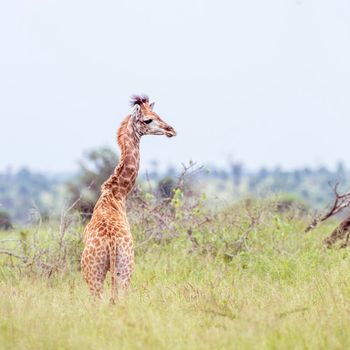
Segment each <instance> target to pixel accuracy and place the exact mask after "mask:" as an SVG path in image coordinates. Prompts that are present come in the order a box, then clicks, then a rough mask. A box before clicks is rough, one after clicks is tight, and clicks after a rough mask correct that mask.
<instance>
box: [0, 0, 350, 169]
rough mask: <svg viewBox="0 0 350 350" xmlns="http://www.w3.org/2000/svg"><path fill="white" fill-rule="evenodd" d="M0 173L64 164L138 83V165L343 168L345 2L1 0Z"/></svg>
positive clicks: (348, 108) (108, 124) (349, 73)
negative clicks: (147, 111)
mask: <svg viewBox="0 0 350 350" xmlns="http://www.w3.org/2000/svg"><path fill="white" fill-rule="evenodd" d="M0 44H1V46H0V47H1V52H0V96H1V97H0V128H1V129H0V131H1V136H0V171H1V170H4V169H6V167H7V166H13V167H14V168H18V167H20V166H29V167H30V168H31V169H33V170H44V171H45V170H47V171H60V172H61V171H71V170H74V169H75V166H76V161H77V159H79V157H80V156H81V153H82V152H83V151H84V150H87V149H91V148H95V147H98V146H103V145H108V146H113V147H115V149H116V151H117V147H116V145H115V132H116V129H117V127H118V125H119V123H120V121H121V120H122V118H123V117H124V116H125V115H126V114H127V113H128V112H129V103H128V100H129V96H130V95H131V94H133V93H147V94H148V95H149V96H150V97H151V99H152V100H154V101H155V102H156V105H155V111H156V112H157V113H158V114H159V115H161V116H162V117H163V118H164V120H166V121H167V122H169V123H170V124H172V125H173V126H174V127H175V128H176V129H177V131H178V137H177V138H174V139H167V138H165V137H160V136H158V137H156V136H152V137H151V136H148V137H145V138H144V139H143V141H142V154H141V158H142V167H143V168H144V169H145V168H147V167H148V166H149V163H150V160H152V159H156V160H158V161H159V163H160V164H161V165H164V166H166V165H167V164H169V163H171V162H173V163H180V162H185V161H187V160H189V159H193V160H195V161H197V162H199V163H208V162H209V163H215V164H218V165H225V164H226V163H227V161H228V159H230V157H231V158H232V159H235V160H239V161H242V162H244V163H245V164H246V166H247V167H248V168H250V169H256V168H258V167H260V166H263V165H264V166H268V167H272V166H276V165H280V166H282V167H283V168H292V167H302V166H305V165H309V166H318V165H320V164H325V165H329V166H334V165H335V164H336V163H337V162H338V161H341V160H342V161H344V162H345V163H346V164H347V165H348V166H349V167H350V156H349V149H350V147H349V146H350V137H349V134H350V1H348V0H266V1H265V0H244V1H242V0H240V1H236V0H226V1H223V0H216V1H205V0H196V1H194V0H192V1H191V0H177V1H165V0H147V1H144V0H138V1H131V0H113V1H88V0H74V1H72V0H57V1H50V0H11V1H6V0H1V1H0Z"/></svg>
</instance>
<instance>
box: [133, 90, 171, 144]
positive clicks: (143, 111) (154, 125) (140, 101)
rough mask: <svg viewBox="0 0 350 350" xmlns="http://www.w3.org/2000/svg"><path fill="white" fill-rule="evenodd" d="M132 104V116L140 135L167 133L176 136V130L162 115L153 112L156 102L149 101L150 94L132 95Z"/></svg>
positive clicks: (168, 135) (166, 134)
mask: <svg viewBox="0 0 350 350" xmlns="http://www.w3.org/2000/svg"><path fill="white" fill-rule="evenodd" d="M130 103H131V106H132V107H133V109H132V113H131V118H132V120H133V124H134V126H135V128H136V130H137V132H138V133H139V135H140V136H143V135H165V136H167V137H173V136H176V131H175V130H174V128H173V127H172V126H170V125H169V124H167V123H166V122H165V121H164V120H163V119H162V118H160V116H159V115H158V114H157V113H155V112H153V107H154V102H152V103H149V99H148V96H146V95H142V96H136V95H134V96H132V98H131V101H130Z"/></svg>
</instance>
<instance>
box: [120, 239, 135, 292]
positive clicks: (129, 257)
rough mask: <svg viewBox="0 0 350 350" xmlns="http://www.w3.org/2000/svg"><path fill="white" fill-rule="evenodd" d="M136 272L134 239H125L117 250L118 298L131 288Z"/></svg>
mask: <svg viewBox="0 0 350 350" xmlns="http://www.w3.org/2000/svg"><path fill="white" fill-rule="evenodd" d="M133 270H134V247H133V243H132V239H131V238H129V237H124V238H123V239H122V241H121V242H120V244H119V245H118V248H117V261H116V275H117V276H116V279H117V286H118V288H117V292H118V296H122V295H123V294H124V293H125V291H126V290H127V289H128V288H129V286H130V282H131V276H132V273H133Z"/></svg>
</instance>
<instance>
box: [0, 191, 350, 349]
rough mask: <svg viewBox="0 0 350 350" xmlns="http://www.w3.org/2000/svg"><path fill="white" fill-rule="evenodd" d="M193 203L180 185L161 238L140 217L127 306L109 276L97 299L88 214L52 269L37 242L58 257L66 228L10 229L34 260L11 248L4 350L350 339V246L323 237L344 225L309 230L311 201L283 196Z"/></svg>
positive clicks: (0, 292) (288, 345)
mask: <svg viewBox="0 0 350 350" xmlns="http://www.w3.org/2000/svg"><path fill="white" fill-rule="evenodd" d="M146 200H148V201H150V202H149V204H152V203H151V202H152V201H153V200H154V199H152V198H151V197H150V196H148V198H146ZM191 203H192V204H191V205H189V204H188V203H187V202H186V198H184V197H183V195H182V194H181V193H180V191H179V190H177V193H175V196H174V197H173V199H172V201H171V203H170V204H169V208H170V209H169V211H168V212H163V216H164V217H166V215H168V216H169V220H168V221H167V227H168V228H167V229H165V230H164V232H158V233H159V234H158V235H155V234H154V233H153V231H152V230H151V229H152V227H154V226H153V225H154V223H153V222H152V221H147V220H144V221H143V222H144V225H141V224H140V221H139V220H140V216H141V214H140V213H138V214H139V215H140V216H139V215H137V216H135V215H131V220H132V227H133V233H134V236H135V241H136V242H135V245H136V269H135V274H134V278H133V284H132V288H131V290H130V291H129V293H128V294H127V295H126V296H125V297H124V298H122V299H121V300H120V301H119V302H118V303H117V304H116V305H109V304H108V298H109V292H110V289H109V278H107V281H106V290H105V293H106V298H105V300H103V301H102V302H101V303H99V304H93V303H92V302H91V300H90V298H89V295H88V290H87V287H86V285H85V283H84V281H83V279H82V277H81V275H80V272H79V263H78V260H77V258H76V257H79V254H80V249H81V245H80V244H79V242H80V237H81V231H82V227H81V226H80V225H79V224H78V223H76V222H75V223H74V224H73V225H72V226H71V227H70V228H69V229H68V230H67V233H66V235H65V238H64V242H65V249H64V252H65V254H64V255H63V256H64V257H61V259H62V260H61V263H60V264H59V266H58V268H57V269H56V270H55V271H54V272H53V273H50V274H48V273H47V270H45V269H43V268H42V266H40V264H39V262H42V261H43V258H40V259H34V254H32V253H31V252H30V251H29V252H28V249H33V246H32V245H31V244H32V242H34V241H37V244H38V245H39V247H40V249H36V251H41V252H42V253H43V254H48V255H50V254H51V255H50V256H48V257H46V260H45V261H46V263H47V264H48V265H50V266H52V265H54V264H55V262H56V261H57V254H56V253H57V251H60V249H56V248H55V247H57V246H59V245H58V242H59V241H60V239H59V233H58V232H59V230H58V229H56V228H55V227H56V226H55V225H49V226H42V227H40V228H39V230H37V228H36V227H34V228H31V229H28V230H27V231H25V232H23V231H22V232H12V233H11V234H10V233H3V234H2V236H1V237H2V238H1V239H3V240H4V239H6V238H9V237H11V238H12V239H13V238H18V239H19V240H20V241H22V244H20V245H18V246H17V243H16V242H12V241H10V242H6V244H5V243H4V244H2V247H1V249H5V248H4V247H3V246H4V245H6V246H7V249H9V250H10V251H12V252H17V253H18V254H19V255H21V256H24V255H26V256H28V257H29V259H28V260H27V261H24V262H22V261H19V260H18V259H16V258H14V257H10V256H3V255H1V256H0V257H1V259H2V260H1V261H2V265H1V266H2V267H1V270H0V272H1V273H0V315H1V317H0V348H2V349H36V350H37V349H345V348H349V347H350V333H349V331H348V329H347V324H348V319H349V310H350V282H349V275H350V254H349V251H348V250H346V249H342V250H338V249H334V250H327V249H325V248H324V247H323V244H322V240H323V238H324V237H325V236H326V235H327V234H328V233H329V232H330V231H331V228H333V226H334V224H335V223H328V224H327V223H326V224H324V225H321V226H320V227H319V228H318V229H316V230H315V232H312V233H310V234H308V235H305V234H304V233H303V229H304V228H305V226H306V224H307V223H308V222H309V218H307V217H306V216H305V215H306V214H305V210H304V208H301V209H302V210H300V207H299V206H293V205H291V206H288V208H287V209H286V208H284V207H283V210H282V211H281V210H280V208H281V207H280V206H279V202H278V201H277V200H275V199H271V200H264V201H262V200H259V201H256V200H246V201H243V202H240V203H237V204H235V205H233V206H230V207H227V208H225V209H223V210H221V211H220V212H218V213H211V212H209V211H208V209H206V206H205V197H201V198H200V199H199V200H198V201H197V202H196V205H193V199H192V200H191ZM133 213H134V211H133ZM175 218H176V220H175ZM203 218H205V219H206V220H203ZM171 222H173V224H174V225H173V226H172V225H171ZM167 230H168V231H167ZM150 231H151V232H152V233H151V236H150V233H149V232H150ZM23 241H25V242H26V243H24V242H23ZM24 247H27V248H24ZM47 247H51V249H49V250H48V251H45V248H47ZM25 249H27V252H25V251H24V250H25ZM55 252H56V253H55ZM62 262H65V263H62ZM31 264H32V265H31ZM33 264H34V265H35V264H38V266H33ZM13 265H16V266H17V267H13ZM30 265H31V266H30Z"/></svg>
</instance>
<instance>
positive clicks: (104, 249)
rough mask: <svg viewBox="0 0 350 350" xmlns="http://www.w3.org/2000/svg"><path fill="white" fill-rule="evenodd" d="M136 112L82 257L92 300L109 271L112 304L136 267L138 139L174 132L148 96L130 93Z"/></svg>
mask: <svg viewBox="0 0 350 350" xmlns="http://www.w3.org/2000/svg"><path fill="white" fill-rule="evenodd" d="M130 103H131V106H132V111H131V114H129V115H128V116H127V117H126V118H125V119H124V120H123V121H122V123H121V125H120V127H119V129H118V132H117V142H118V145H119V147H120V150H121V156H120V161H119V164H118V165H117V167H116V168H115V170H114V172H113V174H112V175H111V176H110V177H109V178H108V179H107V180H106V181H105V182H104V184H103V185H102V187H101V195H100V197H99V199H98V200H97V202H96V205H95V207H94V210H93V214H92V217H91V220H90V222H89V223H88V225H87V226H86V228H85V231H84V237H83V238H84V250H83V253H82V258H81V267H82V272H83V276H84V278H85V280H86V282H87V284H88V286H89V289H90V292H91V294H92V296H93V297H94V299H95V300H96V299H101V298H102V295H103V283H104V280H105V277H106V273H107V271H110V273H111V278H112V291H111V302H112V303H114V302H115V300H116V298H117V297H118V291H120V290H125V289H127V287H128V286H129V285H130V280H131V275H132V272H133V269H134V249H133V239H132V235H131V232H130V226H129V223H128V219H127V216H126V199H127V196H128V194H129V193H130V191H131V190H132V188H133V186H134V184H135V181H136V177H137V174H138V170H139V161H140V139H141V137H142V136H143V135H166V136H167V137H173V136H175V135H176V132H175V130H174V129H173V128H172V127H171V126H170V125H168V124H167V123H166V122H164V121H163V120H162V119H161V118H160V117H159V116H158V115H157V114H156V113H155V112H153V107H154V103H149V99H148V97H147V96H146V95H142V96H136V95H134V96H132V98H131V101H130Z"/></svg>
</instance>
